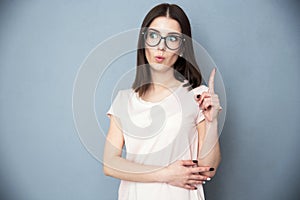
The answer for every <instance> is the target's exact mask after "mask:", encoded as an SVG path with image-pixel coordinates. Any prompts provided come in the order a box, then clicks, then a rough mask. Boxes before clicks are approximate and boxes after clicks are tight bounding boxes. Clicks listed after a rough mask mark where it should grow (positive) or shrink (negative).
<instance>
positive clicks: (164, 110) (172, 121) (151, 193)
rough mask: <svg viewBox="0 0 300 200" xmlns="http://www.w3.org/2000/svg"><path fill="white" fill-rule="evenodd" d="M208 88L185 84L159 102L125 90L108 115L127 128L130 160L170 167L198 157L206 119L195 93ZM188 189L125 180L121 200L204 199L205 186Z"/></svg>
mask: <svg viewBox="0 0 300 200" xmlns="http://www.w3.org/2000/svg"><path fill="white" fill-rule="evenodd" d="M207 90H208V88H207V87H206V86H204V85H201V86H199V87H197V88H194V89H193V90H190V91H188V89H187V87H183V84H181V86H179V87H178V88H177V89H175V90H173V92H172V93H171V95H169V96H167V97H166V98H164V99H163V100H161V101H159V102H155V103H153V102H147V101H144V100H143V99H141V98H140V97H139V96H138V94H137V93H136V92H134V91H133V90H132V89H129V90H121V91H119V92H118V94H117V96H116V98H115V99H114V101H113V103H112V105H111V107H110V109H109V111H108V112H107V114H108V115H114V116H115V117H116V118H117V119H118V123H117V124H118V125H119V126H120V128H121V130H122V131H123V136H124V141H125V147H126V159H128V160H130V161H133V162H136V163H140V164H144V165H155V166H162V167H163V166H168V165H169V164H171V163H173V162H175V161H177V160H196V159H197V154H198V132H197V129H196V125H197V124H198V123H199V122H201V121H202V120H203V119H204V115H203V113H202V110H201V109H200V108H199V105H198V103H197V102H196V101H195V95H197V94H202V92H203V91H207ZM197 188H198V189H197V190H187V189H184V188H180V187H175V186H172V185H168V184H165V183H140V182H130V181H124V180H121V183H120V187H119V200H160V199H162V200H168V199H170V200H200V199H201V200H203V199H204V192H203V187H202V185H198V186H197Z"/></svg>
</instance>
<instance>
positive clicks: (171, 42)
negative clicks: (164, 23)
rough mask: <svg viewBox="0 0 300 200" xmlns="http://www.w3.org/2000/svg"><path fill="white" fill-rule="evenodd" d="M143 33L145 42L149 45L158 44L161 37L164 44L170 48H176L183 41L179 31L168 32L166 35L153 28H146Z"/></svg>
mask: <svg viewBox="0 0 300 200" xmlns="http://www.w3.org/2000/svg"><path fill="white" fill-rule="evenodd" d="M142 34H143V35H144V40H145V43H146V44H147V45H148V46H150V47H155V46H157V45H159V43H160V42H161V40H162V39H164V41H165V45H166V47H167V48H168V49H170V50H177V49H179V48H180V47H181V45H182V43H183V42H184V38H183V36H182V35H181V34H179V33H169V34H168V35H167V36H166V37H163V36H161V34H160V32H159V31H157V30H155V29H148V30H146V31H144V32H142Z"/></svg>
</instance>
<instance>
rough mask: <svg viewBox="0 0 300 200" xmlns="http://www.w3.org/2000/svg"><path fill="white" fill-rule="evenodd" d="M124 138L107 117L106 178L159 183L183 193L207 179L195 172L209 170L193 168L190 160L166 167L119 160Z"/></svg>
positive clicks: (104, 162)
mask: <svg viewBox="0 0 300 200" xmlns="http://www.w3.org/2000/svg"><path fill="white" fill-rule="evenodd" d="M123 146H124V137H123V133H122V130H121V129H120V128H119V127H118V125H117V122H116V119H115V118H114V116H113V115H110V127H109V131H108V134H107V138H106V144H105V148H104V156H103V171H104V174H105V175H107V176H112V177H114V178H118V179H122V180H127V181H133V182H144V183H147V182H148V183H149V182H161V183H167V184H170V185H173V186H177V187H182V188H185V189H196V187H195V186H194V185H198V184H202V183H203V181H205V180H206V179H207V178H208V177H206V176H203V175H200V174H199V172H206V171H209V168H210V167H192V166H195V163H193V161H192V160H179V161H176V162H174V163H173V164H171V165H169V166H167V167H161V166H151V165H142V164H138V163H134V162H131V161H129V160H126V159H124V158H123V157H122V148H123Z"/></svg>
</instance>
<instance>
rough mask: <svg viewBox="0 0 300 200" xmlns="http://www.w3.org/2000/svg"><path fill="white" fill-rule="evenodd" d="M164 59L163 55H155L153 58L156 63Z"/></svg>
mask: <svg viewBox="0 0 300 200" xmlns="http://www.w3.org/2000/svg"><path fill="white" fill-rule="evenodd" d="M164 59H165V57H163V56H155V60H156V62H158V63H161V62H162V61H164Z"/></svg>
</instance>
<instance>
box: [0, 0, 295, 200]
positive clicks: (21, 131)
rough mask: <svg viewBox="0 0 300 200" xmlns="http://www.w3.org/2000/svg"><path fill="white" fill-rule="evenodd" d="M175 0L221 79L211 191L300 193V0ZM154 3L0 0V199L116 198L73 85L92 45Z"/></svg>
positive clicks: (271, 195)
mask: <svg viewBox="0 0 300 200" xmlns="http://www.w3.org/2000/svg"><path fill="white" fill-rule="evenodd" d="M172 2H174V3H178V4H179V5H181V6H182V7H183V9H184V10H185V11H186V13H187V14H188V16H189V18H190V21H191V23H192V29H193V36H194V39H195V40H197V41H198V42H200V43H201V44H202V45H203V47H205V48H206V50H207V51H208V52H209V54H210V55H211V57H212V58H213V60H214V61H215V63H216V65H217V66H218V70H219V71H220V72H221V74H222V77H223V80H224V84H225V87H226V95H227V117H226V122H225V126H224V129H223V131H222V135H221V137H220V142H221V148H222V158H223V160H222V164H221V166H220V168H219V171H218V173H217V175H216V176H215V178H214V179H213V181H211V182H210V183H208V184H207V185H206V186H205V189H206V195H207V199H210V200H212V199H222V200H234V199H243V200H248V199H249V200H250V199H264V200H268V199H272V200H277V199H278V200H279V199H297V197H299V195H300V193H299V186H300V177H299V173H297V169H298V168H299V167H300V160H299V156H297V155H298V152H299V150H300V147H299V145H298V141H299V139H300V135H299V132H300V124H299V118H300V111H299V107H298V106H299V103H300V100H299V99H300V93H299V85H300V78H299V75H300V68H299V67H300V66H299V63H300V56H299V52H300V51H299V50H300V21H299V17H300V14H299V13H300V12H299V11H300V4H299V2H297V1H280V0H277V1H276V0H274V1H272V0H265V1H259V0H253V1H237V0H232V1H220V0H214V1H203V0H197V1H196V0H194V1H186V2H182V1H172ZM158 3H160V1H138V0H131V1H120V2H118V3H117V2H116V1H96V0H91V1H88V2H87V1H80V2H79V1H77V2H76V1H66V0H63V1H58V0H54V1H34V0H31V1H21V0H20V1H1V3H0V27H1V29H0V44H1V45H0V111H1V112H0V133H1V134H0V159H1V165H0V194H1V199H4V197H5V199H7V200H10V199H18V200H27V199H28V200H35V199H43V200H48V199H49V200H50V199H56V200H65V199H73V200H76V199H78V200H79V199H80V200H81V199H88V200H94V199H95V200H96V199H116V198H117V188H118V181H117V180H115V179H113V178H110V177H105V176H104V175H103V173H102V167H101V163H100V162H98V161H97V160H96V159H94V158H93V157H92V156H91V155H90V154H89V153H88V152H87V151H86V149H85V147H84V146H83V145H82V143H81V141H80V139H79V137H78V134H77V132H76V129H75V125H74V121H73V114H72V91H73V83H74V80H75V77H76V73H77V71H78V69H79V67H80V65H81V63H82V62H83V60H84V59H85V58H86V56H87V55H88V53H89V52H90V51H91V50H92V49H93V48H94V47H95V46H96V45H97V44H98V43H100V42H102V41H104V40H105V39H107V38H108V37H110V36H111V35H115V34H117V33H120V32H122V31H126V30H128V29H132V28H137V27H139V26H140V24H141V21H142V18H143V17H144V16H145V14H146V12H147V11H148V10H149V9H150V8H151V7H153V6H154V5H156V4H158ZM126 63H127V64H128V65H132V64H134V62H133V61H132V60H126ZM297 88H298V89H297ZM99 103H106V104H105V105H106V107H107V108H108V103H107V102H99ZM98 117H99V120H100V121H101V120H102V121H104V122H105V123H104V124H103V126H104V129H105V128H106V129H107V126H108V119H107V118H106V117H105V116H104V115H100V114H99V113H98Z"/></svg>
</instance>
